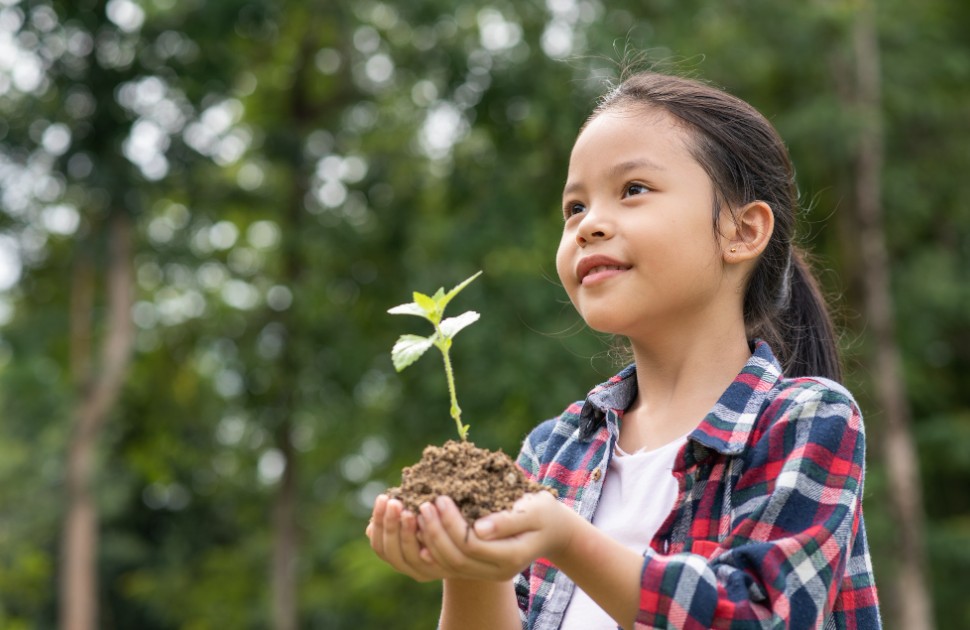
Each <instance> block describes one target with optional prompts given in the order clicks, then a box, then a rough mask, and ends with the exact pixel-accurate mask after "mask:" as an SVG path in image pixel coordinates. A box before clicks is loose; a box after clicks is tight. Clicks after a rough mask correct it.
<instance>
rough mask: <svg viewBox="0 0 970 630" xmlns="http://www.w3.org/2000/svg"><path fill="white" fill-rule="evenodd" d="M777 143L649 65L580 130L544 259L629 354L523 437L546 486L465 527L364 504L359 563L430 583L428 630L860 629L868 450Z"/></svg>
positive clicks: (735, 106) (725, 102)
mask: <svg viewBox="0 0 970 630" xmlns="http://www.w3.org/2000/svg"><path fill="white" fill-rule="evenodd" d="M796 211H797V201H796V191H795V184H794V178H793V172H792V167H791V164H790V161H789V157H788V153H787V150H786V148H785V146H784V144H783V143H782V141H781V139H780V138H779V137H778V134H777V132H776V131H775V130H774V129H773V127H772V126H771V124H770V123H769V122H768V121H767V120H765V118H764V117H763V116H761V115H760V114H759V113H758V112H757V111H756V110H754V109H753V108H752V107H751V106H750V105H748V104H747V103H745V102H743V101H741V100H739V99H737V98H735V97H733V96H730V95H728V94H725V93H724V92H721V91H719V90H716V89H714V88H712V87H709V86H707V85H705V84H702V83H699V82H696V81H692V80H687V79H683V78H677V77H670V76H665V75H660V74H654V73H641V74H637V75H634V76H632V77H631V78H629V79H627V80H626V81H624V82H623V83H622V84H621V85H620V86H619V87H617V88H616V89H614V90H613V91H612V92H610V93H609V94H608V95H606V96H605V97H604V99H603V100H602V101H601V103H600V104H599V106H598V107H597V108H596V110H595V111H594V112H593V114H592V115H591V116H590V118H589V119H588V120H587V122H586V124H585V125H584V126H583V128H582V129H581V130H580V133H579V136H578V138H577V139H576V143H575V145H574V147H573V151H572V154H571V156H570V162H569V172H568V176H567V179H566V185H565V188H564V191H563V218H564V220H565V222H564V226H563V235H562V241H561V243H560V245H559V251H558V254H557V257H556V266H557V270H558V272H559V277H560V279H561V280H562V283H563V286H564V287H565V289H566V291H567V293H568V294H569V297H570V299H571V300H572V303H573V304H574V305H575V307H576V309H577V310H578V311H579V313H580V314H581V315H582V317H583V319H584V320H585V321H586V323H587V324H588V325H589V326H591V327H592V328H594V329H596V330H599V331H604V332H609V333H613V334H616V335H622V336H624V337H626V338H627V339H628V340H629V343H630V346H631V348H632V353H633V357H634V360H635V362H634V363H633V364H632V365H630V366H629V367H627V368H626V369H624V370H622V371H621V372H620V373H619V374H617V375H616V376H614V377H613V378H612V379H610V380H609V381H608V382H606V383H604V384H602V385H600V386H598V387H596V388H595V389H593V390H592V391H591V392H590V393H589V395H588V396H587V397H586V400H585V401H582V402H578V403H575V404H573V405H571V406H570V407H569V408H567V409H566V411H565V412H564V413H563V414H562V415H561V416H559V417H558V418H556V419H554V420H549V421H547V422H545V423H543V424H541V425H539V426H538V427H537V428H536V429H534V430H533V431H532V433H531V434H530V435H529V436H528V438H527V439H526V441H525V443H524V445H523V447H522V451H521V454H520V455H519V460H518V461H519V464H520V466H521V467H522V468H523V469H524V470H525V471H526V473H527V474H528V475H529V476H530V477H532V478H534V479H536V480H538V481H540V482H541V483H543V484H545V485H547V486H549V487H551V488H555V489H556V490H557V491H558V494H559V499H558V501H557V500H556V499H555V498H553V496H552V494H550V493H545V492H541V493H538V494H532V495H526V496H525V497H524V498H523V499H521V500H520V501H519V502H518V503H517V504H516V506H515V508H514V509H513V510H512V511H508V512H501V513H497V514H492V515H489V516H487V517H485V518H483V519H480V520H479V521H477V522H476V523H475V524H474V527H473V528H472V529H471V530H469V529H468V528H467V527H466V525H465V522H464V521H463V520H462V518H461V516H460V514H459V513H458V511H457V509H456V507H455V505H454V503H453V502H452V501H451V500H450V499H448V498H447V497H440V498H439V499H438V500H436V501H435V503H434V504H433V505H432V504H425V505H423V506H421V508H420V513H419V514H417V515H415V514H411V513H409V512H407V511H404V510H403V509H402V507H401V504H400V503H399V502H397V501H389V500H388V499H387V498H386V497H384V496H382V497H379V498H378V499H377V501H376V503H375V505H374V513H373V517H372V520H371V523H370V525H369V526H368V529H367V534H368V536H369V538H370V541H371V545H372V547H373V549H374V551H375V552H376V553H377V554H378V555H379V556H380V557H381V558H382V559H384V560H385V561H386V562H388V563H389V564H390V565H391V566H392V567H394V568H395V569H397V570H398V571H401V572H403V573H405V574H407V575H410V576H411V577H413V578H415V579H417V580H437V579H443V580H444V602H443V607H442V614H441V628H443V629H446V630H448V629H460V630H470V629H475V628H482V629H489V630H495V629H512V628H520V627H522V628H535V629H550V630H552V629H556V628H565V629H583V630H589V629H598V628H615V627H616V626H617V625H620V626H622V627H623V628H656V627H660V628H761V627H770V628H776V627H785V628H850V629H855V628H879V627H880V618H879V612H878V607H877V598H876V588H875V583H874V581H873V574H872V565H871V562H870V556H869V550H868V545H867V543H866V533H865V526H864V524H863V519H862V505H861V501H862V481H863V465H864V455H865V438H864V434H863V426H862V418H861V416H860V413H859V409H858V407H857V406H856V403H855V401H854V400H853V398H852V396H851V394H849V392H848V391H846V390H845V389H844V388H843V387H842V386H841V385H839V383H838V380H839V378H840V373H839V360H838V355H837V349H836V345H835V339H834V335H833V330H832V326H831V323H830V320H829V317H828V313H827V311H826V308H825V305H824V302H823V300H822V298H821V295H820V292H819V289H818V286H817V284H816V283H815V281H814V279H813V278H812V276H811V273H810V272H809V270H808V268H807V267H806V265H805V263H804V262H803V260H802V258H801V256H800V255H799V252H798V250H796V249H795V248H794V246H793V244H792V243H793V231H794V223H795V214H796Z"/></svg>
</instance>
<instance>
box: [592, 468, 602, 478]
mask: <svg viewBox="0 0 970 630" xmlns="http://www.w3.org/2000/svg"><path fill="white" fill-rule="evenodd" d="M602 476H603V473H601V472H600V469H599V468H595V469H594V470H593V481H599V480H600V477H602Z"/></svg>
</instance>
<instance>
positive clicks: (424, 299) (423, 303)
mask: <svg viewBox="0 0 970 630" xmlns="http://www.w3.org/2000/svg"><path fill="white" fill-rule="evenodd" d="M414 303H415V304H417V305H418V307H420V308H421V309H422V310H424V312H425V313H426V314H427V315H428V316H429V317H430V316H432V315H434V314H435V313H436V312H438V313H440V312H441V309H439V308H438V305H437V304H436V303H435V301H434V298H432V297H431V296H430V295H425V294H424V293H418V292H417V291H415V292H414Z"/></svg>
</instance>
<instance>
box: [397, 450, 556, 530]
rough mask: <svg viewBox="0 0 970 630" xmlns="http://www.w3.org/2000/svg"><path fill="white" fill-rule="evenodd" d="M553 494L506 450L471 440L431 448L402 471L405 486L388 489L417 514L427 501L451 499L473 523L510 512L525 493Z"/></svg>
mask: <svg viewBox="0 0 970 630" xmlns="http://www.w3.org/2000/svg"><path fill="white" fill-rule="evenodd" d="M542 490H545V491H547V492H552V493H553V494H555V490H553V489H551V488H548V487H546V486H542V485H540V484H538V483H536V482H534V481H531V480H529V479H526V478H525V476H524V475H523V474H522V471H521V470H519V467H518V466H516V465H515V462H513V461H512V458H510V457H509V456H508V455H506V454H505V453H503V452H502V451H489V450H487V449H483V448H478V447H476V446H475V444H474V443H472V442H457V441H455V440H448V441H447V442H445V444H444V446H427V447H425V449H424V453H422V456H421V461H419V462H418V463H416V464H414V465H413V466H408V467H407V468H405V469H404V470H402V471H401V485H400V486H398V487H396V488H391V489H389V490H388V491H387V494H388V496H390V497H391V498H394V499H398V500H400V501H401V502H402V503H403V504H404V506H405V507H406V508H407V509H408V510H411V511H412V512H414V513H415V514H416V513H417V511H418V506H420V505H421V504H422V503H424V502H426V501H434V499H435V498H436V497H438V496H442V495H444V496H449V497H451V499H452V500H453V501H454V502H455V504H456V505H457V506H458V509H459V510H460V511H461V513H462V516H464V517H465V520H466V521H468V522H469V523H473V522H474V521H475V520H476V519H478V518H481V517H482V516H485V515H486V514H490V513H492V512H501V511H502V510H509V509H511V508H512V505H513V504H514V503H515V502H516V501H517V500H518V499H519V498H520V497H522V495H524V494H526V493H527V492H539V491H542Z"/></svg>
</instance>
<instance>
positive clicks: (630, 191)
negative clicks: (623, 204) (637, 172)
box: [623, 183, 650, 199]
mask: <svg viewBox="0 0 970 630" xmlns="http://www.w3.org/2000/svg"><path fill="white" fill-rule="evenodd" d="M646 192H650V189H649V188H647V187H646V186H644V185H643V184H637V183H632V184H627V185H626V188H624V189H623V198H624V199H625V198H627V197H632V196H634V195H642V194H643V193H646Z"/></svg>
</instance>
